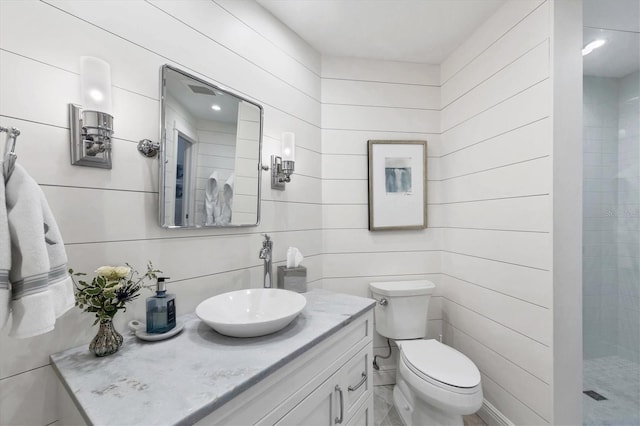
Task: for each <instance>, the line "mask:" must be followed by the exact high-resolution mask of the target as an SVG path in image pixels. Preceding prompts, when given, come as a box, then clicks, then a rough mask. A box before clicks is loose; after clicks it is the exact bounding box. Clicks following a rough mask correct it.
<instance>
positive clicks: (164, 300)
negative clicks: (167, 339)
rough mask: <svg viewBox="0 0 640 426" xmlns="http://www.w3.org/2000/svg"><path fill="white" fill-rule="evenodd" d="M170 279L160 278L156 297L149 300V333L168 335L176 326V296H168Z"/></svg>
mask: <svg viewBox="0 0 640 426" xmlns="http://www.w3.org/2000/svg"><path fill="white" fill-rule="evenodd" d="M168 279H169V278H168V277H158V282H157V287H156V295H155V296H151V297H149V298H148V299H147V333H150V334H159V333H166V332H167V331H169V330H171V329H172V328H174V327H175V326H176V296H175V294H167V285H166V283H165V280H168Z"/></svg>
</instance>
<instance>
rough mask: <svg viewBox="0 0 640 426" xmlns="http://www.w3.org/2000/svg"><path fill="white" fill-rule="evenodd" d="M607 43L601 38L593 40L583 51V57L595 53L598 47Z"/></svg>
mask: <svg viewBox="0 0 640 426" xmlns="http://www.w3.org/2000/svg"><path fill="white" fill-rule="evenodd" d="M606 42H607V41H606V40H603V39H601V38H599V39H597V40H593V41H592V42H591V43H589V44H587V45H586V46H585V47H584V48H583V49H582V56H586V55H588V54H589V53H591V52H593V50H594V49H597V48H598V47H602V46H603V45H604V44H605V43H606Z"/></svg>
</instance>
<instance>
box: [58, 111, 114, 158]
mask: <svg viewBox="0 0 640 426" xmlns="http://www.w3.org/2000/svg"><path fill="white" fill-rule="evenodd" d="M69 129H70V133H71V164H73V165H75V166H87V167H99V168H103V169H110V168H111V134H112V133H113V130H112V129H113V117H112V116H111V115H109V114H107V113H104V112H99V111H83V110H82V108H81V107H80V106H79V105H74V104H69Z"/></svg>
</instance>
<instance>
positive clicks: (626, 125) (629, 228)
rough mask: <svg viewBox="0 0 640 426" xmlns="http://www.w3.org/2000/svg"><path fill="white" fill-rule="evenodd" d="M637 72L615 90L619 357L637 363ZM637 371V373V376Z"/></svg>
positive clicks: (639, 243)
mask: <svg viewBox="0 0 640 426" xmlns="http://www.w3.org/2000/svg"><path fill="white" fill-rule="evenodd" d="M639 98H640V72H638V71H636V72H635V73H632V74H629V75H627V76H626V77H623V78H621V79H620V81H619V86H618V179H617V181H618V188H617V189H618V208H617V212H616V217H617V219H618V229H617V233H618V235H617V242H618V247H617V255H618V308H619V310H618V355H620V356H622V357H624V358H626V359H628V360H630V361H632V362H635V363H640V321H638V318H639V317H640V199H639V198H640V100H639ZM637 371H638V370H637V368H636V372H637Z"/></svg>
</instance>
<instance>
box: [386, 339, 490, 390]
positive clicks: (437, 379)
mask: <svg viewBox="0 0 640 426" xmlns="http://www.w3.org/2000/svg"><path fill="white" fill-rule="evenodd" d="M397 343H398V346H400V348H401V351H400V355H401V360H402V362H403V363H404V364H405V366H406V367H407V369H408V370H409V371H410V372H411V373H413V374H415V375H417V376H418V377H419V378H420V379H422V380H424V381H427V382H429V383H431V384H432V385H434V386H437V387H440V388H443V389H446V390H447V391H450V392H455V393H462V394H466V393H475V392H477V387H478V386H479V385H480V372H479V371H478V368H477V367H476V366H475V364H474V363H473V362H472V361H471V360H470V359H469V358H467V357H466V356H465V355H464V354H462V353H460V352H458V351H456V350H455V349H453V348H451V347H449V346H446V345H444V344H442V343H440V342H438V341H437V340H433V339H431V340H409V341H398V342H397Z"/></svg>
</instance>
